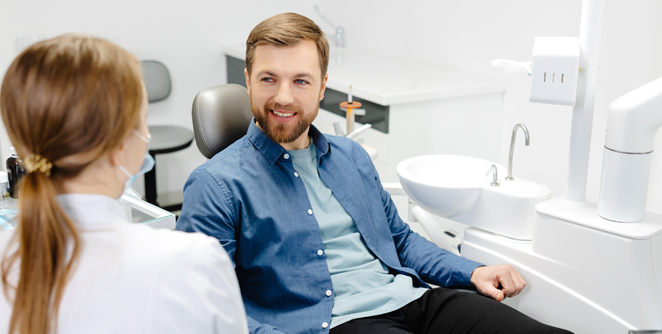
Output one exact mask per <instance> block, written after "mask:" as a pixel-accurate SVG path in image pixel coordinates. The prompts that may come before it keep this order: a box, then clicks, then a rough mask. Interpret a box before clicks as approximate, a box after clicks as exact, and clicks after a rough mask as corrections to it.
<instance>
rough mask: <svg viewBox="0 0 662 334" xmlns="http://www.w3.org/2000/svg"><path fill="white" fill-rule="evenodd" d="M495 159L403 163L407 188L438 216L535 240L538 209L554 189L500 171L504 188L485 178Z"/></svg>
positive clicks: (421, 159)
mask: <svg viewBox="0 0 662 334" xmlns="http://www.w3.org/2000/svg"><path fill="white" fill-rule="evenodd" d="M492 164H494V163H493V162H491V161H487V160H483V159H478V158H473V157H467V156H459V155H425V156H419V157H414V158H410V159H407V160H405V161H403V162H401V163H400V164H398V167H397V172H398V176H399V177H400V183H401V184H402V188H403V189H404V190H405V192H407V194H408V195H409V197H410V198H411V199H412V201H413V202H414V203H416V204H417V205H419V206H420V207H421V208H423V209H424V210H425V211H428V212H430V213H432V214H434V215H437V216H440V217H444V218H448V219H452V220H454V221H457V222H460V223H464V224H467V225H471V226H475V227H478V228H481V229H484V230H487V231H490V232H493V233H496V234H499V235H503V236H506V237H510V238H515V239H522V240H530V239H531V237H532V235H533V228H532V227H533V225H532V224H533V219H534V218H535V210H534V206H535V205H536V204H538V203H540V202H542V201H545V200H547V199H549V198H550V195H551V190H550V189H549V187H547V186H545V185H542V184H538V183H534V182H530V181H526V180H521V179H517V178H516V179H515V180H514V181H506V180H505V177H506V176H507V169H506V168H505V167H503V166H501V165H498V164H494V165H496V167H497V174H498V180H497V181H498V183H499V186H497V187H495V186H492V185H490V184H491V183H492V181H493V178H492V175H491V174H490V175H488V176H486V175H485V174H486V172H487V171H488V169H489V168H490V167H491V166H492Z"/></svg>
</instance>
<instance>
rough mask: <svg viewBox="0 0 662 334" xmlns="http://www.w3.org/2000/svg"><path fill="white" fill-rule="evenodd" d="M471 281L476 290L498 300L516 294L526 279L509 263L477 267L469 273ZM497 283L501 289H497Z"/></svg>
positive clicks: (524, 284) (522, 287) (523, 285)
mask: <svg viewBox="0 0 662 334" xmlns="http://www.w3.org/2000/svg"><path fill="white" fill-rule="evenodd" d="M471 283H472V284H473V285H475V286H476V289H478V291H479V292H480V293H482V294H484V295H486V296H490V297H492V298H494V299H495V300H496V301H498V302H500V301H502V300H503V299H504V298H506V297H515V296H517V295H518V294H519V293H520V292H521V291H522V289H524V287H525V286H526V281H525V280H524V279H523V278H522V276H520V275H519V273H518V272H517V271H515V268H513V266H511V265H509V264H500V265H498V266H487V267H478V268H476V269H474V272H473V273H471ZM499 284H500V285H501V290H499Z"/></svg>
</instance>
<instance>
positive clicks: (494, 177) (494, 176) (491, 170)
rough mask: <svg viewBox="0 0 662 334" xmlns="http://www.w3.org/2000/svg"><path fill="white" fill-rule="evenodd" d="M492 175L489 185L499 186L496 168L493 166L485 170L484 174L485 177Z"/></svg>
mask: <svg viewBox="0 0 662 334" xmlns="http://www.w3.org/2000/svg"><path fill="white" fill-rule="evenodd" d="M490 173H492V183H490V185H491V186H492V187H498V186H499V175H497V166H496V165H495V164H492V166H490V168H489V169H488V170H487V173H485V176H488V175H490Z"/></svg>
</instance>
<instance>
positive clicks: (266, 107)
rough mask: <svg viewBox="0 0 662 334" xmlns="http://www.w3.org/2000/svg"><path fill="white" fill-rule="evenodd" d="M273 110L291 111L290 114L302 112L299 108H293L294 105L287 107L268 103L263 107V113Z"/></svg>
mask: <svg viewBox="0 0 662 334" xmlns="http://www.w3.org/2000/svg"><path fill="white" fill-rule="evenodd" d="M274 109H280V110H287V111H291V112H295V113H301V112H302V110H301V108H300V107H298V106H294V105H289V104H288V105H282V104H280V103H276V102H269V103H267V104H265V105H264V111H265V112H269V111H271V110H274Z"/></svg>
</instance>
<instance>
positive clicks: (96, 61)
mask: <svg viewBox="0 0 662 334" xmlns="http://www.w3.org/2000/svg"><path fill="white" fill-rule="evenodd" d="M0 110H1V111H2V120H3V121H4V123H5V126H6V128H7V132H8V134H9V138H10V139H11V141H12V143H13V145H14V147H15V148H16V150H17V151H18V154H19V156H21V157H22V158H23V161H24V163H25V167H26V169H27V171H28V174H27V175H26V176H25V178H24V180H23V184H22V186H21V188H20V195H21V197H20V200H19V217H18V224H17V229H16V230H15V231H10V232H3V233H0V254H1V255H2V262H1V267H0V268H1V271H2V272H1V273H2V285H3V289H4V295H3V296H0V333H12V334H13V333H21V334H28V333H29V334H46V333H56V332H57V333H175V332H177V333H247V325H246V318H245V317H246V316H245V312H244V308H243V304H242V302H241V296H240V293H239V286H238V284H237V280H236V277H235V276H234V270H233V266H232V262H231V260H230V259H229V257H228V255H227V254H226V253H225V251H224V250H223V248H222V247H221V246H220V244H219V243H218V241H217V240H216V239H214V238H210V237H207V236H203V235H201V234H185V233H179V232H175V231H165V230H156V229H152V228H150V227H147V226H142V225H138V224H131V223H130V222H128V221H127V220H126V218H125V216H124V214H123V212H124V211H123V210H122V208H121V206H120V205H119V204H118V203H117V199H118V198H119V197H120V196H121V195H122V193H123V191H124V190H125V186H127V185H128V184H130V182H131V181H132V179H133V178H134V176H135V175H137V174H138V173H139V172H143V173H144V172H145V171H146V170H149V169H150V168H151V165H150V162H152V163H153V161H149V159H148V158H147V157H149V155H147V154H146V153H147V146H148V144H149V133H148V128H147V125H146V124H145V118H146V114H147V97H146V93H145V90H144V86H143V83H142V79H141V75H140V67H139V64H138V62H137V60H136V59H135V58H134V57H133V56H132V55H131V54H130V53H128V52H127V51H126V50H124V49H122V48H120V47H118V46H116V45H114V44H112V43H110V42H108V41H106V40H103V39H98V38H91V37H84V36H78V35H65V36H60V37H56V38H54V39H51V40H46V41H42V42H39V43H37V44H34V45H33V46H31V47H29V48H28V49H27V50H25V51H24V52H23V53H21V54H20V55H19V56H18V57H17V58H16V59H15V60H14V62H13V63H12V64H11V66H10V67H9V69H8V70H7V72H6V74H5V77H4V80H3V82H2V90H1V91H0Z"/></svg>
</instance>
